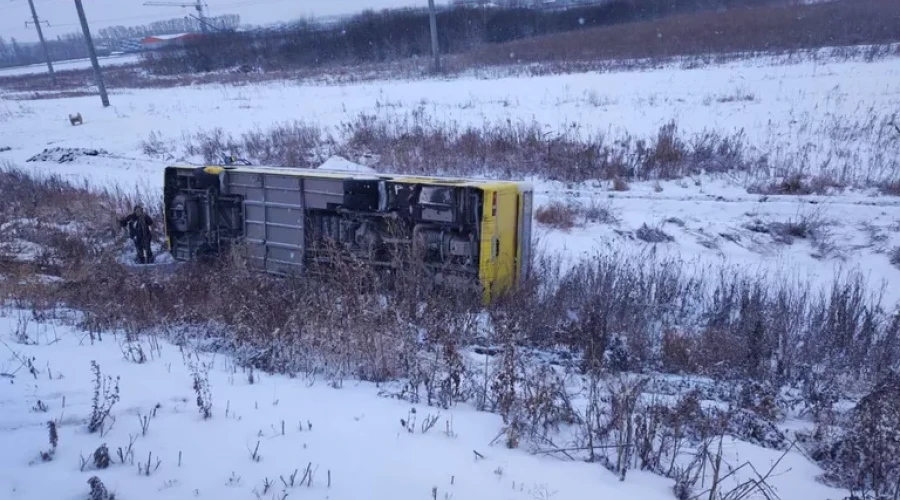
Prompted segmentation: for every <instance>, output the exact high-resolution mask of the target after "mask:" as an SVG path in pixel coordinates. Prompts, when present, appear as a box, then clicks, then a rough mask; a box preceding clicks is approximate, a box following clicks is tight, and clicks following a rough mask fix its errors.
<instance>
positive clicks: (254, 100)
mask: <svg viewBox="0 0 900 500" xmlns="http://www.w3.org/2000/svg"><path fill="white" fill-rule="evenodd" d="M110 99H111V102H112V106H111V107H110V108H107V109H103V108H102V107H101V106H100V103H99V99H98V98H96V97H82V98H72V99H46V100H37V101H27V100H25V101H19V100H0V149H3V148H4V147H8V148H11V149H10V150H9V151H6V152H2V153H0V161H3V160H6V161H9V162H11V163H12V164H15V165H19V166H23V167H27V168H28V169H33V170H34V171H38V172H52V173H58V174H62V175H64V176H70V177H72V178H75V179H78V178H83V177H84V178H87V179H89V180H90V181H91V182H93V183H95V184H97V185H104V186H110V185H118V186H119V187H121V188H123V189H126V190H133V189H138V190H140V191H142V192H143V193H144V194H148V193H149V194H151V196H152V193H158V190H159V188H160V185H161V182H162V175H161V169H162V168H163V167H164V166H165V165H166V164H168V163H171V162H192V163H196V162H200V161H202V159H200V158H196V157H194V158H191V157H187V156H186V155H185V153H184V143H185V141H184V139H183V138H184V136H186V135H190V134H193V133H196V132H198V131H201V130H211V129H213V128H216V127H219V128H221V129H222V130H223V131H224V132H225V133H226V134H231V135H233V136H239V135H240V134H242V133H244V132H247V131H251V130H254V129H258V128H261V129H266V128H268V127H270V126H272V125H274V124H276V123H284V122H291V121H295V120H300V121H303V122H306V123H309V124H313V125H318V126H321V127H322V128H323V129H324V130H325V131H326V132H328V133H331V134H333V135H335V136H336V137H339V136H340V133H341V132H340V126H341V125H342V124H343V123H346V122H350V121H353V120H354V119H356V118H357V117H358V116H359V115H361V114H365V115H369V116H375V117H379V118H382V119H384V120H415V119H421V120H428V121H430V122H432V123H438V124H441V123H447V124H459V125H475V126H479V125H482V124H485V123H503V122H507V121H508V122H510V123H525V124H530V123H533V122H537V123H539V124H540V126H541V127H542V128H544V129H545V130H547V131H548V132H560V131H566V132H567V133H569V134H570V135H581V136H585V137H587V136H591V135H596V134H604V135H605V136H606V138H607V140H608V141H614V140H616V139H620V138H624V137H632V138H639V139H640V138H643V139H652V138H653V137H654V136H655V134H656V133H657V131H658V130H659V128H660V127H661V126H662V125H664V124H666V123H667V122H669V121H671V120H674V121H675V122H676V123H677V125H678V133H679V135H680V136H682V137H684V138H687V139H688V140H690V139H691V138H692V137H695V136H696V135H697V134H702V133H703V132H705V131H713V132H717V133H720V134H731V133H736V132H740V131H743V133H744V134H745V138H746V143H745V145H746V147H747V148H748V149H749V151H748V155H750V156H754V157H758V156H761V155H765V156H766V157H767V159H768V161H769V164H770V165H771V166H773V167H780V168H785V169H790V170H797V171H804V172H808V173H817V172H822V171H825V172H830V173H835V174H836V175H843V176H845V177H848V178H851V179H857V180H858V181H859V182H860V183H866V182H871V181H877V180H883V179H890V178H892V177H893V178H896V176H897V175H898V172H897V171H896V165H897V159H898V158H900V135H898V134H897V132H896V131H895V130H894V128H893V127H892V126H891V121H892V117H893V115H894V114H895V113H896V112H897V111H898V110H900V57H889V58H887V59H882V60H878V61H876V62H871V63H866V62H861V61H856V62H854V61H850V62H846V61H845V62H827V61H821V60H820V61H818V62H809V63H802V64H790V65H784V64H773V63H772V60H771V59H766V58H758V59H751V60H747V61H742V62H735V63H730V64H725V65H721V66H711V67H706V68H701V69H692V70H684V69H660V70H652V71H638V72H613V73H587V74H573V75H557V76H546V77H532V78H524V77H519V78H494V79H490V78H476V77H469V78H462V79H452V80H450V79H438V80H420V81H380V82H369V83H365V84H353V85H350V84H343V85H337V84H310V83H305V84H301V83H297V82H290V81H284V82H274V83H267V84H260V85H245V86H223V85H209V86H193V87H183V88H173V89H164V90H121V91H115V90H114V91H113V92H112V94H111V96H110ZM74 113H81V114H82V116H83V117H84V125H83V126H78V127H72V126H71V125H70V124H69V122H68V118H67V117H68V115H69V114H74ZM151 132H153V133H155V134H157V136H158V138H159V140H160V142H161V143H162V144H164V145H165V149H167V150H168V151H167V154H168V155H169V157H168V158H166V159H165V160H161V159H160V158H159V157H149V156H147V155H145V154H144V153H143V150H142V147H141V144H142V141H145V140H147V139H148V137H149V135H150V133H151ZM55 147H77V148H102V149H103V150H105V151H106V152H108V154H107V155H101V156H93V157H79V158H76V159H75V161H73V162H70V163H61V164H60V163H55V162H26V160H27V159H28V158H30V157H31V156H33V155H35V154H37V153H40V152H41V151H42V150H44V149H45V148H55ZM773 173H774V174H777V172H773ZM532 180H533V181H534V182H535V186H536V189H537V193H538V194H537V204H538V206H540V205H545V204H547V203H549V202H551V201H562V202H565V203H572V202H573V201H574V202H578V203H583V204H587V205H601V206H604V207H607V208H609V209H610V210H611V211H612V212H613V213H615V214H617V215H618V218H619V219H620V222H619V224H617V225H616V224H587V225H585V226H582V227H576V228H573V229H571V230H569V231H557V230H549V229H546V228H542V229H541V230H539V231H538V234H539V235H540V236H542V238H541V244H542V245H544V246H545V247H546V248H547V249H548V250H550V251H552V252H559V254H560V255H568V256H577V255H581V254H583V253H585V252H592V251H595V250H598V249H618V250H633V251H643V250H645V249H646V248H647V247H648V245H647V244H646V243H644V242H642V241H639V240H635V239H634V231H635V230H637V229H638V228H640V227H641V226H643V225H644V224H646V225H647V226H649V227H659V228H661V229H662V230H663V231H664V232H665V233H667V234H668V235H669V236H671V237H672V238H673V240H672V241H670V242H666V243H662V244H659V245H655V246H654V247H653V248H654V251H656V252H663V253H669V254H673V255H678V256H681V257H683V258H685V259H686V260H689V261H693V262H696V263H697V264H698V265H699V267H701V268H705V267H709V266H719V265H725V266H731V265H738V266H742V267H744V268H745V269H748V270H751V271H753V270H755V269H758V268H759V269H766V270H769V271H778V272H779V273H780V274H788V275H789V276H791V277H798V278H811V279H813V280H822V282H823V283H826V282H829V281H830V280H831V279H832V278H833V277H834V276H837V275H838V274H840V273H843V272H846V271H848V270H852V269H859V270H861V271H862V272H863V273H864V274H865V275H867V276H868V277H869V278H870V279H871V280H872V282H873V286H875V287H881V286H885V289H884V291H885V293H886V295H885V299H886V305H887V306H888V307H890V306H892V305H893V304H895V303H896V302H897V301H898V300H900V287H897V286H891V283H897V282H898V281H900V269H898V268H897V267H895V266H893V265H891V264H890V261H889V256H888V254H889V252H890V250H891V249H893V248H895V247H897V246H898V245H900V200H898V199H897V198H895V197H889V196H879V195H877V194H875V193H874V192H870V191H860V190H856V191H849V192H847V193H844V194H835V195H829V196H802V197H797V196H761V195H751V194H748V193H747V190H746V187H747V186H748V184H750V183H751V182H753V180H754V179H748V178H745V177H740V176H720V177H711V176H701V177H698V178H692V179H685V180H681V181H672V182H662V183H659V184H658V185H654V184H652V183H632V185H631V189H630V190H629V191H625V192H613V191H611V190H610V186H609V183H596V184H589V185H581V186H564V185H561V184H559V183H549V182H544V181H543V180H541V179H532ZM797 221H815V222H816V223H817V224H819V225H820V227H821V231H819V238H818V239H817V240H816V241H813V240H812V239H810V238H805V239H804V238H796V239H793V241H792V243H791V244H788V243H787V242H784V241H782V242H780V243H777V242H775V241H774V238H773V236H772V235H770V234H766V233H764V232H760V231H759V228H760V227H763V226H765V225H767V224H769V223H773V222H774V223H778V222H797ZM753 227H755V228H757V230H756V231H753V230H750V228H753Z"/></svg>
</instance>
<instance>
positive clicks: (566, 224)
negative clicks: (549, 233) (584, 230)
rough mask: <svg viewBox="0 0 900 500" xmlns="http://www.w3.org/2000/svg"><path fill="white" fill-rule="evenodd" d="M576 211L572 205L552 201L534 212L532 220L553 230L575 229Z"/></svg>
mask: <svg viewBox="0 0 900 500" xmlns="http://www.w3.org/2000/svg"><path fill="white" fill-rule="evenodd" d="M577 217H578V210H577V209H576V208H575V206H573V205H567V204H565V203H562V202H559V201H553V202H551V203H549V204H547V205H544V206H542V207H539V208H538V209H537V210H536V211H535V212H534V220H536V221H537V222H539V223H540V224H543V225H545V226H550V227H552V228H554V229H562V230H569V229H572V228H573V227H575V224H576V222H577V221H576V219H577Z"/></svg>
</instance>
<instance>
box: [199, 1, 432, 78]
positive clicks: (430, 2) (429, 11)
mask: <svg viewBox="0 0 900 500" xmlns="http://www.w3.org/2000/svg"><path fill="white" fill-rule="evenodd" d="M198 1H199V0H198ZM428 18H429V21H430V22H431V55H432V56H434V72H435V73H440V72H441V53H440V50H439V48H438V33H437V12H435V9H434V0H428Z"/></svg>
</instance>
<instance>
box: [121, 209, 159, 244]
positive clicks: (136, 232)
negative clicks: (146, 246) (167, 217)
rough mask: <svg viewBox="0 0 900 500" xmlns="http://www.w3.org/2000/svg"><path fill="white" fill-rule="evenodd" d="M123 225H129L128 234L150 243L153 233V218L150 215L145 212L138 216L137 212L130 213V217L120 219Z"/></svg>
mask: <svg viewBox="0 0 900 500" xmlns="http://www.w3.org/2000/svg"><path fill="white" fill-rule="evenodd" d="M119 224H121V225H122V227H125V226H128V234H129V236H131V238H132V239H135V240H138V241H140V242H143V243H150V240H151V239H152V237H153V235H152V233H151V232H150V226H152V225H153V219H151V218H150V216H149V215H147V214H143V215H142V216H141V217H138V215H137V214H134V213H132V214H129V215H128V217H125V218H124V219H122V220H120V221H119Z"/></svg>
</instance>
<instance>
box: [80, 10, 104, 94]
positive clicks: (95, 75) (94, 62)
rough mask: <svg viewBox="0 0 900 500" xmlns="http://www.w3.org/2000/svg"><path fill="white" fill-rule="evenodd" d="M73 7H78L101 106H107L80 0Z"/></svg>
mask: <svg viewBox="0 0 900 500" xmlns="http://www.w3.org/2000/svg"><path fill="white" fill-rule="evenodd" d="M75 8H76V9H78V19H79V20H81V30H82V31H83V32H84V43H86V44H87V48H88V54H89V55H90V56H91V66H93V67H94V79H95V80H96V83H97V89H98V90H99V91H100V101H101V102H103V107H104V108H105V107H107V106H109V96H108V95H106V85H104V84H103V73H101V72H100V63H99V62H97V51H96V50H94V40H93V39H91V29H90V28H88V22H87V17H86V16H85V15H84V7H83V6H82V5H81V0H75Z"/></svg>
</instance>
